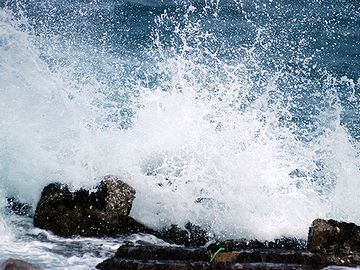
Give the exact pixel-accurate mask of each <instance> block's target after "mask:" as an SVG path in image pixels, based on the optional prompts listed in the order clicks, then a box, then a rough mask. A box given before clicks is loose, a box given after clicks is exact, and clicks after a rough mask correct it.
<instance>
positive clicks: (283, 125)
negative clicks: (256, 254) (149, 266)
mask: <svg viewBox="0 0 360 270" xmlns="http://www.w3.org/2000/svg"><path fill="white" fill-rule="evenodd" d="M193 11H194V7H193V8H189V9H188V16H190V14H191V12H193ZM171 20H172V18H171V16H169V15H167V14H166V13H164V14H163V15H161V16H159V17H158V19H157V24H158V27H159V28H160V27H165V26H166V25H167V24H168V23H169V21H171ZM0 33H1V35H0V82H1V84H0V104H1V106H0V117H1V118H0V121H1V122H0V123H1V130H0V140H1V142H2V143H1V145H0V185H1V186H0V188H1V190H2V191H3V192H4V193H5V194H7V195H16V196H18V197H20V198H21V199H24V200H27V201H30V202H33V203H34V204H35V203H36V201H37V200H38V198H39V195H40V191H41V189H42V188H43V186H44V185H45V184H47V183H49V182H53V181H61V182H66V183H70V184H72V185H74V186H75V187H79V186H81V185H88V186H90V185H92V184H94V183H95V182H96V180H95V179H96V178H98V177H101V176H103V175H105V174H116V175H120V176H123V177H124V180H125V181H127V182H128V183H129V184H130V185H132V186H134V187H135V188H136V190H137V195H136V199H135V201H134V206H133V209H132V211H131V215H132V216H133V217H135V218H136V219H138V220H139V221H141V222H144V223H145V224H147V225H149V226H152V227H162V226H165V225H169V224H173V223H175V224H179V225H180V226H182V225H184V224H185V223H186V222H188V221H192V222H193V223H196V224H199V225H201V226H203V227H205V228H207V229H208V230H209V231H211V232H213V233H214V234H216V235H218V236H222V237H224V238H225V237H256V238H260V239H272V238H274V237H280V236H282V235H286V236H298V237H306V234H307V228H308V226H309V224H310V223H311V221H312V220H313V219H315V218H317V217H326V218H335V219H344V220H348V221H355V222H360V215H359V213H358V211H357V209H359V206H360V205H359V201H358V200H357V194H358V193H359V191H360V190H359V189H360V186H359V185H360V184H359V181H358V179H359V178H360V173H359V148H358V143H357V142H356V141H354V140H353V139H351V136H350V135H349V132H348V131H347V130H346V129H345V128H344V127H343V126H342V125H341V123H340V121H341V113H342V106H341V103H340V102H339V100H338V96H337V93H336V85H337V84H339V83H340V84H341V83H343V84H344V85H345V84H346V82H344V80H343V81H341V80H339V81H338V80H336V79H332V80H330V79H329V80H328V81H327V80H326V78H325V79H321V80H322V81H321V82H320V83H319V87H320V88H319V89H317V90H316V89H315V90H314V89H313V90H311V91H312V92H311V91H310V90H309V93H310V94H309V95H310V98H314V99H316V100H319V102H318V104H317V103H316V102H315V103H314V105H313V107H315V109H314V110H315V111H316V112H317V113H316V114H314V115H312V116H311V117H310V119H311V120H312V121H314V122H315V124H314V127H313V128H312V129H310V128H306V127H305V128H304V126H302V125H299V123H298V122H299V121H300V122H301V120H299V121H298V122H296V121H292V119H293V118H296V117H298V115H296V113H294V109H296V108H297V105H296V103H295V98H296V93H295V94H294V93H292V94H290V90H291V89H289V91H284V89H283V82H284V81H285V82H286V81H288V80H292V79H294V78H293V77H292V76H290V75H289V74H287V73H286V72H280V71H277V72H272V71H269V70H266V69H265V68H261V65H260V64H259V63H258V62H257V61H258V59H257V58H256V57H254V53H255V52H256V48H257V47H258V46H260V45H261V46H263V44H261V40H257V41H256V42H255V43H254V44H253V47H251V48H239V55H242V57H244V58H243V60H242V59H241V58H236V59H230V60H229V59H227V60H224V59H223V58H221V57H218V56H217V52H214V51H212V50H211V46H210V45H211V44H213V43H216V42H217V41H216V37H214V36H213V35H212V34H211V33H208V32H206V31H202V27H201V25H200V24H198V23H196V22H195V23H192V22H187V24H185V25H180V24H179V25H175V27H174V33H175V34H174V36H175V38H174V40H171V41H170V44H172V46H173V47H172V48H170V49H169V46H168V43H167V45H166V46H165V45H164V44H165V43H164V41H163V40H162V38H163V37H162V33H161V31H157V30H154V31H153V41H154V43H153V46H152V47H151V48H152V49H149V52H148V56H149V57H152V60H153V61H154V65H153V66H152V68H150V69H149V70H147V71H143V70H142V71H139V73H136V72H130V73H127V72H126V71H125V64H123V62H121V61H124V59H119V60H118V61H119V62H118V65H115V66H113V69H109V66H112V64H113V63H114V62H116V61H115V60H114V59H113V58H111V57H110V56H109V61H112V62H111V63H108V66H106V65H105V66H104V69H109V73H111V74H110V75H111V76H112V75H114V76H115V75H116V74H121V76H119V75H118V77H117V76H115V81H106V79H107V78H106V77H101V78H99V77H98V76H96V74H97V72H98V71H97V70H94V69H93V68H94V65H92V64H91V59H92V58H91V57H92V53H93V52H92V51H91V50H90V49H89V51H86V48H84V47H81V51H77V49H79V47H77V46H75V45H74V47H71V45H72V43H71V42H69V43H68V44H67V43H65V45H64V43H62V42H61V41H59V42H58V43H56V42H55V41H56V40H57V38H58V37H57V36H56V35H54V36H51V37H49V38H52V41H54V42H55V43H53V44H52V45H49V43H47V42H48V41H47V40H46V39H44V38H43V37H42V36H41V35H37V34H35V32H34V31H32V30H31V28H30V27H29V25H28V24H27V22H26V21H24V22H22V21H19V19H17V18H15V17H14V16H13V15H12V14H11V13H10V12H9V11H6V10H1V11H0ZM259 37H260V36H259ZM179 42H180V43H179ZM54 44H55V45H54ZM56 46H70V47H69V48H67V50H63V48H64V47H61V48H60V47H59V48H58V50H56ZM89 46H90V45H89ZM170 47H171V46H170ZM88 48H90V47H88ZM84 55H85V56H84ZM51 57H52V58H54V59H52V60H53V62H56V61H58V62H61V63H62V64H57V65H54V64H53V62H52V64H49V59H50V58H51ZM84 57H85V59H88V61H89V63H82V62H77V60H79V61H80V60H81V59H84ZM87 57H88V58H87ZM104 57H105V55H104ZM60 60H61V61H60ZM105 60H106V59H105ZM105 60H104V59H103V60H102V61H105ZM99 72H100V71H99ZM140 73H141V74H140ZM110 75H109V78H112V77H111V76H110ZM140 75H144V76H140ZM119 77H121V79H120V78H119ZM144 77H145V78H147V79H149V78H150V79H151V78H155V81H156V82H155V83H154V84H151V83H150V82H149V81H146V80H145V81H144ZM327 78H331V76H330V75H329V76H328V77H327ZM117 79H118V80H119V81H120V80H122V82H123V83H122V84H120V83H117V81H116V80H117ZM150 79H149V80H150ZM109 80H110V79H109ZM294 80H295V79H294ZM319 80H320V79H319ZM334 81H335V82H336V83H334ZM299 83H303V85H302V86H301V85H300V86H299V89H305V88H306V87H307V86H309V85H311V83H312V82H311V81H310V82H307V81H306V80H303V81H302V80H299ZM289 85H290V84H289ZM356 85H357V84H356V83H354V85H353V87H356ZM115 93H121V94H123V93H129V95H130V98H129V99H128V100H126V102H124V101H123V100H121V97H120V98H118V99H117V98H116V94H115ZM120 96H121V95H120ZM120 103H121V104H122V105H121V106H123V107H124V108H126V109H127V110H129V111H131V112H132V113H133V114H134V115H133V116H132V117H131V123H132V124H131V126H129V127H127V128H119V127H120V123H121V122H122V121H123V119H122V118H121V114H116V113H117V110H118V109H119V105H118V104H120ZM123 103H125V104H123ZM121 106H120V107H121ZM120 109H121V108H120ZM310 114H311V113H310ZM109 119H111V121H110V120H109ZM1 224H2V223H1Z"/></svg>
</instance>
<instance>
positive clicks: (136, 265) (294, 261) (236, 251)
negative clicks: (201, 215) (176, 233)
mask: <svg viewBox="0 0 360 270" xmlns="http://www.w3.org/2000/svg"><path fill="white" fill-rule="evenodd" d="M359 244H360V227H359V226H357V225H355V224H353V223H345V222H337V221H335V220H323V219H316V220H315V221H314V222H313V223H312V225H311V227H310V229H309V236H308V240H307V241H305V240H298V239H293V238H282V239H278V240H275V241H270V242H261V241H256V240H253V241H248V240H245V239H242V240H227V241H224V242H216V243H212V244H210V245H208V246H207V248H205V247H200V248H184V247H174V246H172V247H164V246H155V245H144V246H141V245H140V246H134V245H128V244H127V245H123V246H121V247H120V248H119V249H118V250H117V252H116V253H115V255H114V256H113V257H112V258H110V259H107V260H105V261H104V262H102V263H100V264H99V265H97V268H98V269H100V270H118V269H122V270H130V269H131V270H134V269H142V270H147V269H148V270H162V269H169V270H171V269H174V270H175V269H180V270H190V269H201V270H207V269H219V270H222V269H279V270H280V269H299V270H300V269H322V268H324V267H326V266H329V265H338V266H357V265H360V245H359Z"/></svg>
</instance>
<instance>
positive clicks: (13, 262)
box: [0, 259, 40, 270]
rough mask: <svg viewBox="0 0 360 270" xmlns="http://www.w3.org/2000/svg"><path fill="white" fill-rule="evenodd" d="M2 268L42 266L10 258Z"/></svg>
mask: <svg viewBox="0 0 360 270" xmlns="http://www.w3.org/2000/svg"><path fill="white" fill-rule="evenodd" d="M0 270H40V268H39V267H36V266H34V265H32V264H30V263H27V262H25V261H22V260H16V259H8V260H6V261H4V262H3V263H2V264H1V266H0Z"/></svg>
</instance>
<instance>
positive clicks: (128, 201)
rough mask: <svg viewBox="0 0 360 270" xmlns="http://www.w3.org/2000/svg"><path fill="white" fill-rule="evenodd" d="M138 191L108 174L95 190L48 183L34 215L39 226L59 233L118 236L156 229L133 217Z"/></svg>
mask: <svg viewBox="0 0 360 270" xmlns="http://www.w3.org/2000/svg"><path fill="white" fill-rule="evenodd" d="M134 198H135V190H134V189H133V188H132V187H130V186H129V185H127V184H126V183H124V182H122V181H121V180H120V179H119V178H117V177H115V176H106V177H104V179H103V180H102V181H101V182H100V184H99V185H98V186H97V187H96V188H95V190H94V191H92V192H90V191H89V190H85V189H80V190H77V191H74V192H72V191H70V189H69V187H68V186H66V185H62V184H60V183H53V184H50V185H48V186H46V187H45V188H44V189H43V191H42V194H41V198H40V201H39V203H38V205H37V207H36V210H35V215H34V225H35V226H36V227H39V228H42V229H46V230H50V231H52V232H54V233H55V234H57V235H60V236H65V237H69V236H72V235H80V236H96V237H99V236H115V235H118V234H127V233H138V232H144V233H152V232H153V231H152V230H150V229H148V228H147V227H145V226H144V225H142V224H140V223H139V222H137V221H136V220H134V219H133V218H131V217H129V216H128V214H129V213H130V210H131V206H132V202H133V200H134Z"/></svg>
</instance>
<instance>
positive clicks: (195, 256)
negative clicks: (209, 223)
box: [9, 176, 360, 270]
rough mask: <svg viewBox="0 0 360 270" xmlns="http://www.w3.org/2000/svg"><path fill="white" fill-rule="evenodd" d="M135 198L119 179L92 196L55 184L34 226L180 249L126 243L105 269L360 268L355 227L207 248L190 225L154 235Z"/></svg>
mask: <svg viewBox="0 0 360 270" xmlns="http://www.w3.org/2000/svg"><path fill="white" fill-rule="evenodd" d="M135 193H136V192H135V190H134V189H133V188H132V187H130V186H129V185H127V184H126V183H124V182H122V181H121V180H120V179H119V178H118V177H115V176H106V177H104V178H103V179H102V180H101V182H100V183H99V185H98V186H97V187H96V188H95V189H93V190H92V191H89V190H85V189H80V190H76V191H71V190H70V188H69V187H68V186H66V185H62V184H60V183H53V184H50V185H48V186H46V187H45V188H44V189H43V192H42V194H41V198H40V201H39V203H38V205H37V208H36V210H35V215H34V225H35V226H37V227H40V228H42V229H46V230H50V231H52V232H54V233H55V234H57V235H60V236H64V237H69V236H72V235H80V236H93V237H102V236H116V235H123V234H131V233H148V234H152V235H155V236H156V237H158V238H162V239H164V240H165V241H167V242H169V243H170V244H176V245H181V246H176V245H169V246H155V245H148V244H147V245H138V246H135V245H128V244H126V245H123V246H121V247H120V248H119V249H118V250H117V252H116V253H115V255H114V256H113V257H112V258H109V259H107V260H105V261H104V262H102V263H100V264H99V265H98V266H97V268H98V269H101V270H116V269H122V270H130V269H143V270H146V269H149V270H150V269H151V270H157V269H158V270H161V269H170V270H171V269H180V270H188V269H189V270H190V269H203V270H205V269H219V270H221V269H322V268H324V267H326V266H329V265H338V266H357V265H360V227H359V226H357V225H355V224H353V223H345V222H339V221H335V220H323V219H316V220H314V221H313V223H312V225H311V227H310V229H309V235H308V239H307V240H299V239H292V238H282V239H278V240H274V241H270V242H261V241H256V240H252V241H248V240H246V239H241V240H227V241H223V242H214V243H209V237H208V234H207V233H206V231H204V230H203V229H201V228H200V227H199V226H196V225H194V224H192V223H190V222H189V223H187V224H186V226H185V228H183V229H182V228H179V227H178V226H176V225H173V226H170V227H169V228H165V229H163V230H161V231H156V230H153V229H151V228H148V227H146V226H145V225H143V224H141V223H140V222H138V221H136V220H135V219H133V218H132V217H130V216H129V213H130V210H131V207H132V202H133V200H134V198H135ZM9 210H10V211H13V212H14V213H17V214H23V215H28V212H29V209H27V208H26V207H24V205H22V204H21V203H18V202H16V201H15V200H13V199H10V200H9ZM206 245H207V246H206ZM205 246H206V247H205Z"/></svg>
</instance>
